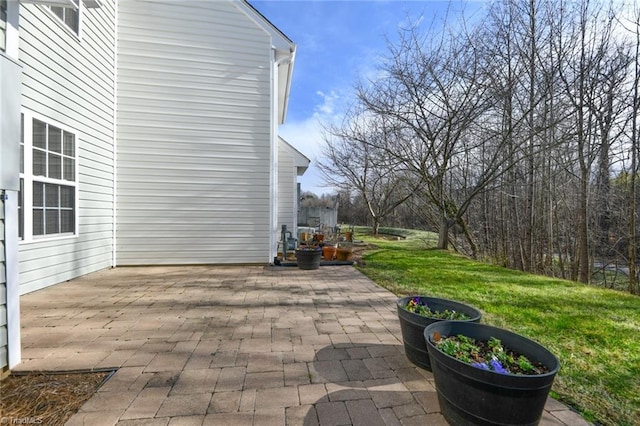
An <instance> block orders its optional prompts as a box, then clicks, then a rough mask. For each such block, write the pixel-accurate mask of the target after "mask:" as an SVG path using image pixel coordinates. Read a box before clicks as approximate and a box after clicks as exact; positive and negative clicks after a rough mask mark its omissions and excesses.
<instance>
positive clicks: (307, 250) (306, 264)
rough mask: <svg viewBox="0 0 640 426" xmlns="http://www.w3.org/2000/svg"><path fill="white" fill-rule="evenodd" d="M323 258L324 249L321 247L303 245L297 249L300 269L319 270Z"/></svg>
mask: <svg viewBox="0 0 640 426" xmlns="http://www.w3.org/2000/svg"><path fill="white" fill-rule="evenodd" d="M321 258H322V248H321V247H320V246H317V245H303V244H301V245H299V246H298V248H297V249H296V260H297V262H298V268H300V269H305V270H311V269H318V268H319V267H320V259H321Z"/></svg>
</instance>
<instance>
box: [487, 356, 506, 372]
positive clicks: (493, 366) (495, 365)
mask: <svg viewBox="0 0 640 426" xmlns="http://www.w3.org/2000/svg"><path fill="white" fill-rule="evenodd" d="M490 364H491V370H493V371H495V372H496V373H500V374H509V370H507V369H506V368H504V367H503V366H502V364H501V363H500V361H498V360H497V359H495V358H494V359H492V360H491V361H490Z"/></svg>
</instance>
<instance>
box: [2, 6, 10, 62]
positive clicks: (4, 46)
mask: <svg viewBox="0 0 640 426" xmlns="http://www.w3.org/2000/svg"><path fill="white" fill-rule="evenodd" d="M0 2H1V3H2V4H3V5H4V8H3V9H4V15H5V16H4V17H2V16H0V52H4V51H5V50H7V21H8V20H9V1H8V0H0Z"/></svg>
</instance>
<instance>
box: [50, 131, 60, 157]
mask: <svg viewBox="0 0 640 426" xmlns="http://www.w3.org/2000/svg"><path fill="white" fill-rule="evenodd" d="M49 151H53V152H57V153H59V154H62V130H60V129H58V128H57V127H53V126H49Z"/></svg>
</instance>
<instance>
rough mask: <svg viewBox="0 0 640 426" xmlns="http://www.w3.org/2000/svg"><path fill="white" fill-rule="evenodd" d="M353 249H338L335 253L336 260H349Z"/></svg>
mask: <svg viewBox="0 0 640 426" xmlns="http://www.w3.org/2000/svg"><path fill="white" fill-rule="evenodd" d="M352 255H353V249H352V248H350V247H338V250H337V251H336V260H351V256H352Z"/></svg>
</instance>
